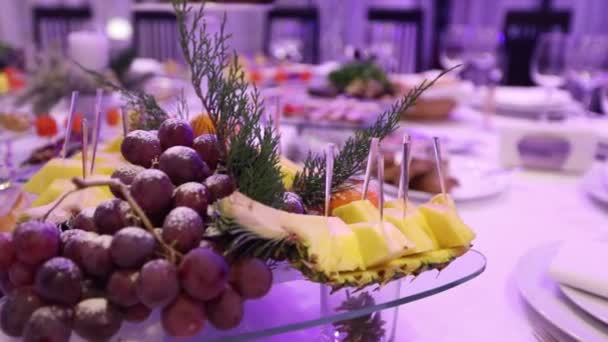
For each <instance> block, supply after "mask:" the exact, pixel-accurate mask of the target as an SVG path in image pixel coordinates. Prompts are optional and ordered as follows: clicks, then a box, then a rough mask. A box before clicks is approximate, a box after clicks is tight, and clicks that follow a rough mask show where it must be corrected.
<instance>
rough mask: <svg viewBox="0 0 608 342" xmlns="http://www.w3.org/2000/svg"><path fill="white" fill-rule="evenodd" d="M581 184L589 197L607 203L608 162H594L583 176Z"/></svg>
mask: <svg viewBox="0 0 608 342" xmlns="http://www.w3.org/2000/svg"><path fill="white" fill-rule="evenodd" d="M582 186H583V190H584V191H585V192H586V193H587V194H588V195H589V196H591V198H593V199H595V200H596V201H598V202H601V203H603V204H606V205H608V164H606V163H597V164H594V165H593V166H592V167H591V169H590V170H589V171H588V172H587V173H586V174H585V176H584V177H583V180H582Z"/></svg>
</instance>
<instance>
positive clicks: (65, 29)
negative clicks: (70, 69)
mask: <svg viewBox="0 0 608 342" xmlns="http://www.w3.org/2000/svg"><path fill="white" fill-rule="evenodd" d="M91 18H92V13H91V8H90V7H88V6H86V7H64V6H61V7H34V9H33V23H34V43H35V44H36V47H37V48H38V49H45V48H47V47H48V46H50V45H51V44H59V45H60V46H61V48H62V50H63V51H65V50H66V49H67V44H68V35H69V33H70V32H72V31H78V30H82V29H83V28H84V27H85V26H86V24H87V23H88V22H89V21H90V20H91Z"/></svg>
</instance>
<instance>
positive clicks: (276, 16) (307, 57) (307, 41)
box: [264, 7, 320, 64]
mask: <svg viewBox="0 0 608 342" xmlns="http://www.w3.org/2000/svg"><path fill="white" fill-rule="evenodd" d="M280 24H287V25H290V24H291V25H293V24H295V25H296V26H297V28H296V30H295V31H296V32H293V34H292V37H287V36H285V34H286V32H285V30H281V38H296V39H298V40H300V41H301V43H302V51H301V52H302V62H304V63H312V64H318V63H319V38H320V34H319V31H320V28H319V25H320V21H319V11H318V10H317V9H316V8H314V7H275V8H273V9H271V10H270V11H269V12H268V15H267V17H266V28H265V32H264V52H265V53H266V54H267V55H271V53H270V48H271V43H272V41H273V39H275V38H276V37H277V34H278V32H277V31H276V30H275V27H276V26H277V25H280ZM287 33H288V34H291V33H292V32H287ZM294 35H295V36H296V37H293V36H294Z"/></svg>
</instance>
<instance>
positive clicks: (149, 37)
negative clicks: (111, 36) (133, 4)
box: [133, 10, 183, 61]
mask: <svg viewBox="0 0 608 342" xmlns="http://www.w3.org/2000/svg"><path fill="white" fill-rule="evenodd" d="M133 48H134V49H135V53H136V55H137V56H138V57H145V58H154V59H156V60H159V61H166V60H168V59H173V60H178V61H181V60H182V59H183V56H182V51H181V48H180V45H179V32H178V27H177V19H176V17H175V14H174V13H173V12H171V11H163V10H158V11H157V10H141V11H139V10H136V11H135V12H134V13H133Z"/></svg>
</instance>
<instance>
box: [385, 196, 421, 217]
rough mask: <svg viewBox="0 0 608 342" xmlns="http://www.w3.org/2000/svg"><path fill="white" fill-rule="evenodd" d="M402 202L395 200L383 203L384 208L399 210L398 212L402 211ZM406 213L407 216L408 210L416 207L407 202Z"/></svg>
mask: <svg viewBox="0 0 608 342" xmlns="http://www.w3.org/2000/svg"><path fill="white" fill-rule="evenodd" d="M403 204H404V203H403V200H402V199H396V200H392V201H387V202H384V208H393V209H399V210H403ZM407 208H408V209H407V211H408V214H409V212H410V210H413V209H414V208H416V206H415V205H414V203H412V202H410V201H407Z"/></svg>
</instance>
